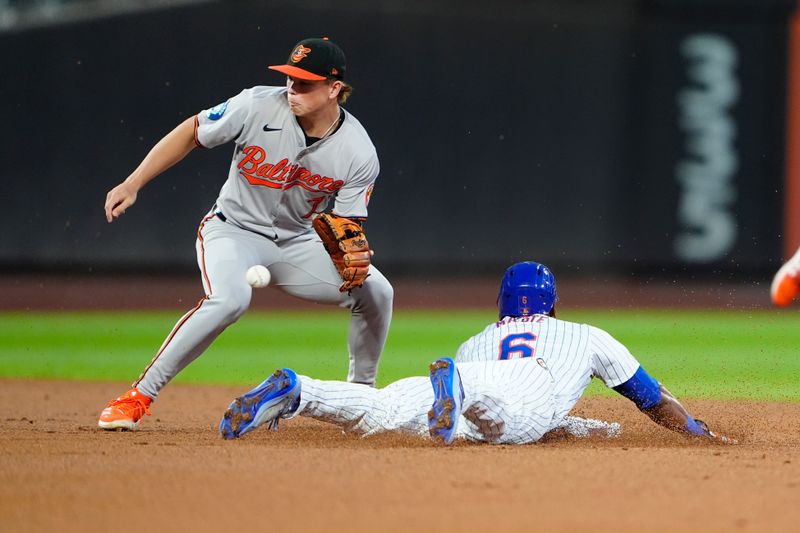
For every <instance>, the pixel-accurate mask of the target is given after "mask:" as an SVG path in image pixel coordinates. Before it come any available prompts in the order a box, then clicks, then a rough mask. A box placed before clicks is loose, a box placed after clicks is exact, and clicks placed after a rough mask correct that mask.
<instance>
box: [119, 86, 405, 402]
mask: <svg viewBox="0 0 800 533" xmlns="http://www.w3.org/2000/svg"><path fill="white" fill-rule="evenodd" d="M341 112H342V113H344V119H343V121H342V124H341V126H340V127H339V129H338V130H333V133H331V134H330V135H328V136H327V137H324V138H322V139H321V140H318V141H316V142H315V143H313V144H311V146H306V139H305V135H304V133H303V130H302V129H301V128H300V125H299V124H298V122H297V119H296V118H295V116H294V115H293V114H292V112H291V109H290V107H289V104H288V101H287V89H286V88H282V87H254V88H251V89H245V90H244V91H242V92H241V93H240V94H238V95H237V96H234V97H233V98H231V99H230V100H228V101H227V102H225V103H222V104H220V105H218V106H216V107H213V108H211V109H208V110H205V111H202V112H201V113H199V114H198V115H197V117H196V123H195V126H196V127H195V142H196V143H197V144H198V145H199V146H204V147H209V148H211V147H214V146H218V145H221V144H223V143H226V142H230V141H234V142H235V149H234V153H233V160H232V161H231V166H230V171H229V173H228V179H227V181H226V182H225V184H224V185H223V187H222V190H221V191H220V194H219V197H218V198H217V202H216V206H215V207H214V209H213V210H212V211H211V212H210V213H209V214H208V216H207V217H205V218H204V219H203V221H202V222H201V224H200V228H199V229H198V232H197V246H196V249H197V264H198V266H199V268H200V272H201V274H202V281H203V287H204V289H205V293H206V296H205V298H203V299H202V300H200V302H199V303H198V304H197V306H196V307H195V308H194V309H192V310H190V311H189V312H188V313H187V314H186V315H184V316H183V318H181V319H180V320H179V321H178V323H177V324H176V325H175V327H174V328H173V330H172V332H170V334H169V335H168V336H167V339H166V340H165V341H164V343H163V344H162V346H161V349H160V350H159V351H158V353H157V354H156V356H155V358H154V359H153V361H152V362H151V363H150V365H148V366H147V368H145V370H144V372H143V373H142V375H141V376H140V378H139V380H138V381H136V382H135V383H134V387H136V388H138V389H139V391H140V392H141V393H142V394H144V395H146V396H149V397H150V398H155V397H156V396H157V395H158V393H159V391H160V390H161V389H162V388H163V387H164V386H165V385H166V384H167V383H168V382H169V381H170V380H171V379H172V378H173V377H175V376H176V375H177V374H178V372H180V371H181V370H182V369H183V368H184V367H186V365H188V364H189V363H191V362H192V361H193V360H194V359H196V358H197V357H199V356H200V355H201V354H202V353H203V352H204V351H205V350H206V349H207V348H208V346H209V345H210V344H211V343H212V342H213V341H214V339H216V337H217V336H218V335H219V334H220V333H221V332H222V331H223V330H224V329H225V328H226V327H227V326H228V325H230V324H231V323H233V322H235V321H236V320H237V319H238V318H239V317H240V316H241V315H242V314H243V313H244V312H245V310H246V309H247V308H248V306H249V305H250V298H251V293H252V288H251V287H250V286H249V285H248V284H247V281H246V279H245V275H246V272H247V269H249V268H250V267H251V266H253V265H264V266H266V267H267V268H269V271H270V273H271V274H272V280H271V282H270V286H271V287H272V288H276V289H280V290H282V291H284V292H287V293H289V294H291V295H293V296H297V297H299V298H303V299H305V300H309V301H313V302H317V303H326V304H331V305H338V306H340V307H347V308H349V309H350V311H351V322H350V328H349V331H348V355H349V358H350V369H349V371H348V379H349V380H350V381H357V382H360V383H367V384H373V383H374V382H375V376H376V374H377V370H378V360H379V358H380V355H381V352H382V350H383V346H384V343H385V342H386V336H387V333H388V330H389V323H390V321H391V316H392V300H393V290H392V287H391V285H390V284H389V282H388V281H387V280H386V278H385V277H384V276H383V275H382V274H381V273H380V272H379V271H378V269H376V268H375V267H374V266H371V267H370V276H369V277H368V278H367V280H366V282H365V283H364V286H363V287H361V288H359V289H354V290H352V291H348V292H346V293H341V292H339V290H338V288H339V285H340V284H341V281H342V280H341V277H340V275H339V273H338V271H337V270H336V268H335V267H334V265H333V262H332V261H331V258H330V256H329V255H328V253H327V252H326V251H325V248H324V246H323V245H322V243H321V242H320V239H319V238H318V237H317V235H316V233H315V232H314V230H313V229H312V228H311V219H312V218H313V217H314V216H315V214H316V213H319V212H322V211H323V210H324V209H325V207H326V206H327V205H328V203H329V200H330V199H331V198H335V204H334V209H333V211H334V213H336V214H338V215H342V216H349V217H366V216H367V204H368V202H369V197H370V194H371V192H372V187H373V184H374V182H375V179H376V177H377V175H378V170H379V166H378V158H377V155H376V152H375V147H374V146H373V145H372V142H371V141H370V139H369V136H368V135H367V133H366V132H365V131H364V128H363V127H362V126H361V124H360V123H359V122H358V121H357V120H356V119H355V117H354V116H353V115H351V114H349V113H347V112H345V111H344V110H341Z"/></svg>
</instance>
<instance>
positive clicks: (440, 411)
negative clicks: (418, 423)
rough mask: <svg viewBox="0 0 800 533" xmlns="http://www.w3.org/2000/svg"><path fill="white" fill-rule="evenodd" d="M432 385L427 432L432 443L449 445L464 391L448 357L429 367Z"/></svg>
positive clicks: (459, 414) (455, 369)
mask: <svg viewBox="0 0 800 533" xmlns="http://www.w3.org/2000/svg"><path fill="white" fill-rule="evenodd" d="M430 373H431V385H433V397H434V400H433V405H432V406H431V410H430V411H428V431H430V434H431V439H433V441H434V442H441V443H443V444H450V443H451V442H453V439H455V437H456V427H457V426H458V419H459V417H460V416H461V404H462V403H463V402H464V389H463V388H462V387H461V376H460V375H459V373H458V369H457V368H456V364H455V362H453V360H452V359H450V358H449V357H442V358H441V359H437V360H436V361H434V362H433V363H431V366H430Z"/></svg>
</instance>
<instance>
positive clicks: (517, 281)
mask: <svg viewBox="0 0 800 533" xmlns="http://www.w3.org/2000/svg"><path fill="white" fill-rule="evenodd" d="M555 302H556V284H555V278H554V277H553V275H552V273H551V272H550V270H549V269H548V268H547V267H545V266H544V265H541V264H539V263H534V262H525V263H518V264H515V265H513V266H511V267H510V268H509V269H508V270H507V271H506V273H505V275H504V276H503V280H502V282H501V285H500V292H499V294H498V298H497V303H498V307H499V311H500V316H499V318H500V320H499V321H498V322H493V323H491V324H489V325H488V326H487V327H486V328H485V329H484V330H483V331H482V332H481V333H479V334H477V335H475V336H474V337H472V338H470V339H469V340H467V341H466V342H465V343H464V344H463V345H462V346H461V347H460V348H459V350H458V353H457V355H456V360H455V361H454V360H452V359H450V358H442V359H438V360H437V361H435V362H433V363H432V364H431V366H430V375H429V378H427V379H426V378H423V377H412V378H407V379H402V380H400V381H397V382H395V383H393V384H391V385H389V386H388V387H386V388H385V389H382V390H376V389H370V388H368V387H363V386H359V385H357V384H353V383H344V382H337V381H319V380H315V379H311V378H309V377H306V376H297V375H296V374H295V373H294V372H292V371H291V370H290V369H281V370H278V371H276V372H275V373H274V374H273V375H271V376H270V377H269V378H267V380H266V381H264V382H263V383H262V384H261V385H259V386H258V387H256V388H255V389H253V390H252V391H250V392H248V393H247V394H245V395H243V396H241V397H239V398H237V399H235V400H234V401H233V403H231V406H230V407H229V409H228V410H227V411H226V413H225V415H224V416H223V418H222V422H221V423H220V432H221V434H222V436H223V437H225V438H235V437H239V436H241V435H242V434H244V433H247V432H248V431H250V430H252V429H253V428H255V427H257V426H259V425H261V424H264V423H269V424H270V425H272V426H275V425H276V424H277V421H278V419H279V418H281V417H283V418H287V417H291V416H294V415H297V414H299V415H302V416H309V417H312V418H316V419H318V420H324V421H328V422H332V423H334V424H338V425H340V426H341V427H343V428H345V429H347V430H349V431H354V432H358V433H361V434H364V435H370V434H374V433H379V432H384V431H407V432H411V433H418V434H419V433H429V434H430V436H431V437H432V438H433V439H434V440H436V441H439V442H443V443H446V444H449V443H451V442H452V441H453V440H454V439H455V438H457V437H463V438H465V439H468V440H472V441H484V442H492V443H503V444H526V443H532V442H536V441H538V440H540V439H541V438H542V437H543V436H545V435H547V434H548V433H550V432H551V431H553V430H556V429H559V428H565V426H566V427H567V428H568V426H569V425H570V424H571V423H572V424H574V423H575V420H574V419H573V420H570V417H568V416H567V414H568V413H569V411H570V409H572V407H573V406H574V405H575V403H576V402H577V401H578V399H579V398H580V397H581V395H582V394H583V391H584V390H585V389H586V387H587V386H588V385H589V382H590V381H591V379H592V378H593V377H598V378H600V379H601V380H602V381H603V382H604V383H605V384H606V386H608V387H611V388H613V389H614V390H615V391H617V392H618V393H620V394H622V395H623V396H625V397H626V398H629V399H630V400H632V401H633V402H634V403H635V404H636V406H637V407H638V408H639V409H640V410H641V411H642V412H643V413H645V414H646V415H647V416H649V417H650V418H651V419H652V420H654V421H655V422H656V423H658V424H660V425H662V426H664V427H667V428H669V429H671V430H673V431H677V432H679V433H683V434H686V435H689V436H695V437H699V438H704V439H709V440H711V441H715V442H720V443H732V442H735V441H733V440H732V439H729V438H727V437H725V436H721V435H717V434H715V433H713V432H711V431H709V429H708V427H707V426H706V424H705V423H703V422H701V421H699V420H695V419H694V418H692V417H691V416H690V415H689V413H688V412H687V411H686V409H685V408H684V407H683V406H682V405H681V404H680V403H679V402H678V400H676V399H675V397H674V396H672V394H670V392H669V391H668V390H667V389H666V388H665V387H664V386H663V385H661V384H660V383H658V382H657V381H656V380H655V379H653V378H652V377H651V376H650V375H649V374H648V373H647V372H646V371H645V370H644V368H642V366H641V365H640V364H639V363H638V362H637V361H636V359H635V358H634V357H633V356H632V355H631V353H630V352H629V351H628V350H627V349H626V348H625V347H624V346H623V345H622V344H620V343H619V342H618V341H616V340H615V339H614V338H613V337H612V336H611V335H609V334H608V333H606V332H605V331H603V330H601V329H598V328H595V327H592V326H588V325H585V324H576V323H572V322H566V321H563V320H558V319H556V318H555ZM578 421H579V422H580V419H578ZM591 422H593V423H594V424H595V426H594V427H595V428H600V429H601V430H602V429H605V430H606V432H607V434H613V431H608V430H610V429H611V428H610V427H609V425H607V424H606V425H605V426H604V425H603V423H602V422H598V421H591ZM584 429H587V428H586V427H585V425H584Z"/></svg>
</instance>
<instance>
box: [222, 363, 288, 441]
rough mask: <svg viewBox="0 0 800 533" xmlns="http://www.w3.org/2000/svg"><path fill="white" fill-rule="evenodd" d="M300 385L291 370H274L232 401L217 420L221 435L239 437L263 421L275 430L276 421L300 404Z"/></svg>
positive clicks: (225, 437)
mask: <svg viewBox="0 0 800 533" xmlns="http://www.w3.org/2000/svg"><path fill="white" fill-rule="evenodd" d="M300 388H301V383H300V381H299V380H298V379H297V374H295V373H294V371H293V370H290V369H288V368H281V369H278V370H276V371H275V372H273V374H272V375H271V376H270V377H268V378H267V379H266V380H264V382H263V383H262V384H261V385H259V386H258V387H256V388H255V389H253V390H251V391H250V392H248V393H247V394H245V395H244V396H239V397H238V398H236V399H235V400H233V402H232V403H231V405H230V407H228V410H227V411H225V414H224V415H223V416H222V421H221V422H220V423H219V432H220V434H221V435H222V438H224V439H235V438H238V437H241V436H242V435H244V434H245V433H247V432H248V431H252V430H254V429H255V428H257V427H258V426H260V425H261V424H264V423H265V422H266V423H269V427H270V428H271V429H278V420H279V419H281V418H286V417H287V416H288V415H290V414H292V413H294V412H295V411H296V410H297V407H298V406H299V405H300Z"/></svg>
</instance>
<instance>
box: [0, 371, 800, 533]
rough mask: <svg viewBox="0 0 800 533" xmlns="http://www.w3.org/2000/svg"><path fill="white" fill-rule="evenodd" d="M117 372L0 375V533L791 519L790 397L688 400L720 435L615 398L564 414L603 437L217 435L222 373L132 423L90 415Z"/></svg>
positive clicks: (320, 430) (794, 459)
mask: <svg viewBox="0 0 800 533" xmlns="http://www.w3.org/2000/svg"><path fill="white" fill-rule="evenodd" d="M125 389H126V385H125V384H120V383H88V382H87V383H82V382H43V381H29V380H7V379H6V380H0V530H2V531H15V532H16V531H81V532H89V531H114V532H122V531H137V532H141V531H173V530H174V531H178V530H183V531H220V530H223V531H237V530H238V531H267V530H277V531H286V530H290V531H433V530H437V531H455V530H463V531H478V530H498V531H523V530H526V531H576V530H583V531H588V530H591V531H611V530H614V531H791V530H797V528H798V523H799V522H800V508H799V507H798V506H797V502H798V500H800V446H799V445H800V405H799V404H780V403H753V402H720V401H687V402H685V403H686V404H687V405H688V407H690V409H691V410H692V411H693V412H694V413H696V414H697V416H699V417H701V418H703V419H705V420H706V421H707V422H708V423H709V424H710V425H711V426H712V428H715V429H718V430H719V431H721V432H725V433H727V434H730V435H732V436H734V437H736V438H738V439H739V440H740V444H739V445H737V446H719V445H708V444H703V443H698V442H695V441H689V440H687V439H685V438H683V437H680V436H678V435H674V434H672V433H670V432H669V431H667V430H664V429H662V428H660V427H658V426H656V425H655V424H653V423H652V422H650V421H649V420H648V419H647V418H645V417H644V416H643V415H641V414H640V413H639V412H638V411H637V410H636V408H635V407H634V406H633V405H632V404H630V403H629V402H627V401H626V400H624V399H618V398H589V399H583V400H581V402H580V403H579V404H578V406H577V408H576V411H575V412H576V413H577V414H581V415H583V416H589V417H595V418H601V419H605V420H615V421H618V422H621V424H622V426H623V434H622V436H621V437H619V438H616V439H610V440H609V439H599V438H594V439H591V440H575V439H573V440H567V441H560V442H550V443H540V444H535V445H529V446H497V445H477V444H467V443H458V444H456V445H454V446H452V447H448V448H442V447H437V446H435V445H433V444H431V443H430V442H428V441H426V440H423V439H420V438H416V437H412V436H399V435H391V436H390V435H382V436H376V437H372V438H368V439H361V438H358V437H355V436H352V435H344V434H342V433H341V432H340V431H339V430H338V429H337V428H335V427H333V426H330V425H327V424H323V423H319V422H315V421H310V420H306V419H300V418H297V419H292V420H287V421H284V422H283V423H282V425H281V428H280V430H279V431H277V432H273V431H268V430H257V431H254V432H253V433H250V434H248V435H246V436H245V437H243V438H242V439H240V440H236V441H224V440H222V439H221V438H220V437H219V435H218V433H217V431H216V427H217V424H218V422H219V417H220V416H221V414H222V413H223V412H224V410H225V408H226V407H227V405H228V403H229V402H230V400H231V399H232V398H233V397H234V396H237V395H239V394H241V393H242V392H243V391H242V390H240V389H239V388H229V387H207V386H202V387H201V386H191V385H180V384H175V385H171V386H170V387H168V388H166V389H165V390H164V391H163V393H162V394H161V396H160V397H159V399H158V401H157V402H156V403H154V404H153V406H152V410H153V415H152V416H150V417H146V418H145V420H144V422H143V423H142V426H141V429H140V430H139V431H136V432H105V431H101V430H98V429H96V426H95V424H96V421H97V416H98V414H99V412H100V410H101V409H102V407H103V406H104V404H105V402H106V401H108V399H110V398H112V397H114V396H116V395H118V394H119V393H120V392H122V391H124V390H125Z"/></svg>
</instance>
